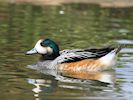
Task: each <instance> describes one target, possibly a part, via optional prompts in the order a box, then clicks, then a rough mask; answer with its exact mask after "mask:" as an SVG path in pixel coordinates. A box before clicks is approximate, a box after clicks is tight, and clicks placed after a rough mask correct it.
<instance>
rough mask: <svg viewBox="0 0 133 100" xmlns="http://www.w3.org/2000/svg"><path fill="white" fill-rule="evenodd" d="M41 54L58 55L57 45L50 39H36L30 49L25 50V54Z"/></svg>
mask: <svg viewBox="0 0 133 100" xmlns="http://www.w3.org/2000/svg"><path fill="white" fill-rule="evenodd" d="M37 53H38V54H42V55H54V56H56V57H57V56H59V47H58V45H57V44H56V43H55V42H54V41H52V40H50V39H40V40H38V41H37V43H36V45H35V46H34V48H33V49H31V50H30V51H27V52H26V54H27V55H32V54H37Z"/></svg>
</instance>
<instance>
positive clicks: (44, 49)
mask: <svg viewBox="0 0 133 100" xmlns="http://www.w3.org/2000/svg"><path fill="white" fill-rule="evenodd" d="M42 41H43V39H40V40H38V41H37V43H36V45H35V47H34V48H35V49H36V51H37V52H38V53H40V54H47V47H43V46H41V44H40V43H41V42H42Z"/></svg>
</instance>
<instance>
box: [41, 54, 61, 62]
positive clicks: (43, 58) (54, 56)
mask: <svg viewBox="0 0 133 100" xmlns="http://www.w3.org/2000/svg"><path fill="white" fill-rule="evenodd" d="M58 56H59V54H58V55H55V54H50V55H42V56H41V58H40V60H42V61H43V60H54V59H55V58H57V57H58Z"/></svg>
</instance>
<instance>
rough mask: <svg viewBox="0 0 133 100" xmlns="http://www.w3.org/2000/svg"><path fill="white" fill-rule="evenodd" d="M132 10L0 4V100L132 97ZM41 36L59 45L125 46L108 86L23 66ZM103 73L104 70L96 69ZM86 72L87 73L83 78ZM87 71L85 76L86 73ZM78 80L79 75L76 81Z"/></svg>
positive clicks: (31, 61)
mask: <svg viewBox="0 0 133 100" xmlns="http://www.w3.org/2000/svg"><path fill="white" fill-rule="evenodd" d="M132 12H133V8H124V9H115V8H112V9H111V8H108V9H107V8H100V7H98V6H96V5H85V4H68V5H62V6H33V5H30V4H11V3H0V40H1V41H0V45H1V46H0V52H1V53H0V86H1V87H0V89H1V91H0V98H1V100H44V99H46V100H48V99H53V100H59V99H60V100H68V99H76V100H77V99H78V100H83V99H86V100H87V99H107V98H109V99H130V98H132V97H133V95H132V94H133V68H132V65H133V62H132V61H133V29H132V27H133V13H132ZM40 38H51V39H53V40H55V41H57V43H58V44H59V46H60V48H61V50H62V49H70V48H71V49H72V48H84V47H101V46H106V45H110V44H126V45H127V46H126V48H124V49H123V50H122V51H121V53H120V54H119V57H118V63H117V64H116V66H114V67H113V70H111V71H109V72H106V75H110V76H111V77H110V78H113V80H112V81H111V83H110V84H107V83H104V82H99V81H91V80H88V79H87V78H88V77H86V78H85V76H86V73H82V76H83V77H79V76H76V75H77V73H74V74H73V76H72V77H73V78H72V77H70V76H71V74H70V73H65V74H64V75H63V76H62V75H58V73H56V71H48V70H42V71H36V70H33V69H29V68H27V65H32V64H35V63H36V62H37V61H38V59H39V55H35V56H25V54H24V53H25V52H26V51H27V50H29V49H30V48H32V47H33V46H34V44H35V43H36V41H37V40H38V39H40ZM100 74H105V73H100ZM84 75H85V76H84ZM87 75H88V74H87ZM77 78H79V79H77Z"/></svg>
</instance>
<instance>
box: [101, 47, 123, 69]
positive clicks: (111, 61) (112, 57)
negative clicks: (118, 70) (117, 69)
mask: <svg viewBox="0 0 133 100" xmlns="http://www.w3.org/2000/svg"><path fill="white" fill-rule="evenodd" d="M123 47H124V45H120V46H118V47H116V48H114V49H113V50H111V51H110V52H109V53H107V54H106V55H105V56H103V57H101V58H100V59H99V60H100V61H101V63H102V64H103V65H105V66H106V67H105V69H110V68H111V66H113V65H115V63H116V58H117V54H118V53H119V52H120V50H121V49H122V48H123Z"/></svg>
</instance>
